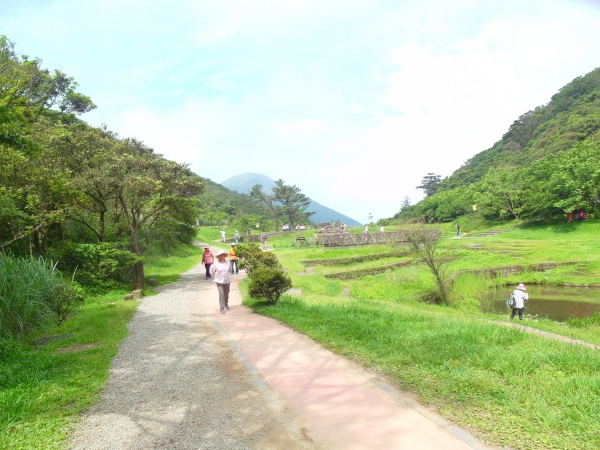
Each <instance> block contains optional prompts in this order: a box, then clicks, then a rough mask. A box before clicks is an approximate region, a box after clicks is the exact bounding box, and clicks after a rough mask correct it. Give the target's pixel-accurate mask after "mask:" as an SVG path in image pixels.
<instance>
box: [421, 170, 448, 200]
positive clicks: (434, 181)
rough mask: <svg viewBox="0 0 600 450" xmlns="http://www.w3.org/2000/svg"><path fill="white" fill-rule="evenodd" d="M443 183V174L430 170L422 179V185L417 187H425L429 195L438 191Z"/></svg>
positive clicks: (426, 194) (426, 193) (427, 195)
mask: <svg viewBox="0 0 600 450" xmlns="http://www.w3.org/2000/svg"><path fill="white" fill-rule="evenodd" d="M441 184H442V176H441V175H436V174H434V173H433V172H429V173H428V174H427V175H425V176H424V177H423V178H422V179H421V185H420V186H417V189H423V190H424V191H425V196H426V197H429V196H431V195H433V194H435V193H436V192H437V190H438V189H439V187H440V185H441Z"/></svg>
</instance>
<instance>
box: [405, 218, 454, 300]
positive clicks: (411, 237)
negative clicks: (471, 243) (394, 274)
mask: <svg viewBox="0 0 600 450" xmlns="http://www.w3.org/2000/svg"><path fill="white" fill-rule="evenodd" d="M440 234H441V233H439V232H438V231H436V230H425V229H424V228H415V229H412V230H409V231H408V232H407V235H406V237H407V239H408V246H409V247H410V249H411V250H412V251H413V252H414V253H416V254H417V255H418V256H419V258H420V259H421V261H422V262H423V263H425V265H426V266H427V269H428V270H429V271H430V272H431V274H432V275H433V277H434V279H435V287H436V289H435V292H434V293H433V294H434V299H435V300H436V301H437V302H439V303H444V304H446V305H448V304H449V303H450V287H451V284H450V282H451V281H452V275H451V274H450V271H449V270H448V266H449V264H450V260H448V259H442V258H438V257H436V250H437V244H438V240H439V237H440Z"/></svg>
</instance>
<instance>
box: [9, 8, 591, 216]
mask: <svg viewBox="0 0 600 450" xmlns="http://www.w3.org/2000/svg"><path fill="white" fill-rule="evenodd" d="M0 34H4V35H6V36H7V37H8V38H9V39H10V40H11V41H13V42H14V43H15V45H16V49H17V51H18V52H19V53H21V54H25V55H28V56H30V57H39V58H41V59H42V60H43V65H44V67H46V68H48V69H61V70H62V71H64V72H66V73H67V74H68V75H69V76H71V77H73V78H74V79H75V80H76V81H77V82H78V84H79V90H80V92H82V93H84V94H86V95H89V96H91V98H92V100H93V101H94V103H95V104H96V105H97V106H98V108H97V109H96V110H94V111H93V112H91V113H88V114H85V115H83V116H82V119H84V120H85V121H87V122H88V123H90V124H92V125H98V126H99V125H101V124H106V125H107V126H108V128H109V129H111V130H113V131H116V132H118V133H119V135H120V136H121V137H135V138H137V139H139V140H142V141H144V142H145V143H146V144H147V145H148V146H150V147H152V148H153V149H154V150H155V151H156V152H158V153H161V154H163V155H164V156H165V157H166V158H168V159H172V160H175V161H177V162H180V163H186V164H189V165H190V167H191V169H192V170H193V171H194V172H196V173H197V174H199V175H201V176H203V177H206V178H210V179H211V180H213V181H215V182H218V183H220V182H223V181H225V180H226V179H228V178H230V177H232V176H235V175H239V174H243V173H246V172H253V173H260V174H264V175H266V176H268V177H270V178H272V179H275V180H276V179H279V178H281V179H283V180H284V181H285V182H286V183H287V184H295V185H297V186H298V187H299V188H300V189H301V190H302V192H303V193H305V194H306V195H308V196H309V197H310V198H312V199H313V200H316V201H317V202H319V203H321V204H323V205H326V206H328V207H330V208H333V209H335V210H337V211H339V212H341V213H343V214H346V215H348V216H350V217H352V218H354V219H355V220H357V221H359V222H363V223H364V222H367V219H368V217H369V215H372V216H373V219H374V220H378V219H380V218H386V217H391V216H393V215H394V214H395V213H397V212H398V211H399V209H400V205H401V204H402V202H403V200H404V198H405V197H406V196H408V197H409V198H410V201H411V203H413V204H414V203H416V202H417V201H418V200H420V199H421V198H422V197H423V193H422V190H419V189H416V186H418V185H419V184H420V182H421V179H422V177H423V176H424V175H426V174H427V173H429V172H433V173H436V174H439V175H442V176H443V177H445V176H448V175H450V174H452V172H454V171H455V170H456V169H458V168H459V167H460V166H461V165H463V164H464V163H465V162H466V161H467V160H468V159H469V158H471V157H473V156H474V155H475V154H477V153H479V152H481V151H483V150H485V149H487V148H490V147H491V146H492V145H493V144H494V142H496V141H498V140H499V139H500V138H501V137H502V134H504V133H505V132H506V131H507V130H508V128H509V126H510V124H511V123H512V122H513V121H514V120H515V119H517V118H518V117H519V116H520V115H521V114H523V113H525V112H527V111H529V110H531V109H533V108H535V107H536V106H540V105H543V104H545V103H547V102H548V101H550V98H551V96H552V95H553V94H555V93H556V92H558V90H559V89H560V88H561V87H563V86H564V85H566V84H567V83H569V82H570V81H571V80H573V79H574V78H576V77H578V76H581V75H584V74H586V73H588V72H590V71H591V70H593V69H595V68H597V67H600V45H599V43H600V0H502V1H489V0H418V1H413V0H395V1H391V0H390V1H385V0H380V1H368V0H314V1H313V0H253V1H249V0H219V1H214V0H212V1H208V0H196V1H192V0H86V1H81V0H12V1H11V0H0Z"/></svg>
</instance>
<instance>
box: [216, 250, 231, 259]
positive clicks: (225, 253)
mask: <svg viewBox="0 0 600 450" xmlns="http://www.w3.org/2000/svg"><path fill="white" fill-rule="evenodd" d="M221 255H225V256H227V255H229V253H227V252H226V251H225V250H219V251H218V252H217V254H216V257H217V258H218V257H219V256H221Z"/></svg>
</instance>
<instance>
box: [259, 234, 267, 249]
mask: <svg viewBox="0 0 600 450" xmlns="http://www.w3.org/2000/svg"><path fill="white" fill-rule="evenodd" d="M260 238H261V240H262V244H263V250H266V249H267V233H266V232H265V230H263V232H262V234H261V235H260Z"/></svg>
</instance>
